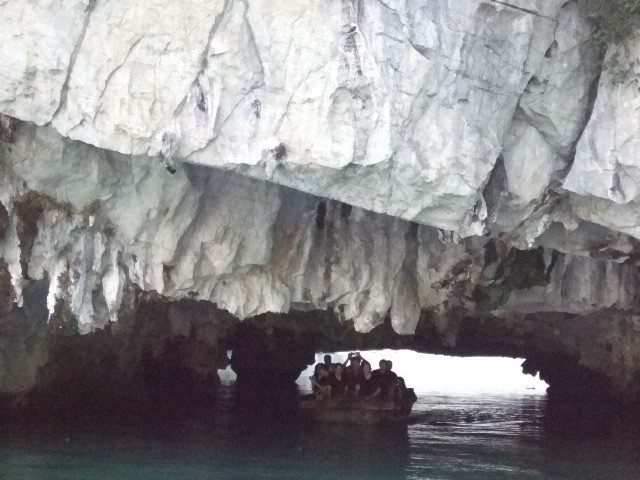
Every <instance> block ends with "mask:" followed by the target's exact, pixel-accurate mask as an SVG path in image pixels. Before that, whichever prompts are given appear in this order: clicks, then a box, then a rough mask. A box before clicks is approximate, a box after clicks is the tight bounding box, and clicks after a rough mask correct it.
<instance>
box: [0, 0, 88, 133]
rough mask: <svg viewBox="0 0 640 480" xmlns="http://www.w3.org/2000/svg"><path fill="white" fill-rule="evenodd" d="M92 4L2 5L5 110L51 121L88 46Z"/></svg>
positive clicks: (0, 90)
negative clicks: (77, 60) (76, 56)
mask: <svg viewBox="0 0 640 480" xmlns="http://www.w3.org/2000/svg"><path fill="white" fill-rule="evenodd" d="M89 4H90V0H35V1H31V0H11V1H9V2H2V4H0V26H1V28H0V85H1V86H0V110H1V111H2V113H4V114H6V115H10V116H12V117H18V118H23V119H25V120H29V121H32V122H35V123H37V124H39V125H42V124H44V123H47V122H49V121H50V120H51V119H52V117H53V115H54V113H55V112H56V110H57V109H58V106H59V104H60V101H61V97H62V96H63V95H64V92H63V90H64V84H65V81H66V78H67V75H68V73H69V68H70V66H71V63H72V61H73V57H74V54H75V52H76V49H77V47H78V44H79V43H81V42H82V37H83V31H84V24H85V19H86V16H87V10H88V9H89Z"/></svg>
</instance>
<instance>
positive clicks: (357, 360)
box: [349, 355, 362, 366]
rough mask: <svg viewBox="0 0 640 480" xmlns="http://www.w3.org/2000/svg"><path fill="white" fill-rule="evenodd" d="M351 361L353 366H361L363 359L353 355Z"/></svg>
mask: <svg viewBox="0 0 640 480" xmlns="http://www.w3.org/2000/svg"><path fill="white" fill-rule="evenodd" d="M349 360H350V361H351V365H355V366H360V361H361V360H362V357H360V355H353V356H352V357H351V358H350V359H349Z"/></svg>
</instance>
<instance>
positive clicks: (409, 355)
mask: <svg viewBox="0 0 640 480" xmlns="http://www.w3.org/2000/svg"><path fill="white" fill-rule="evenodd" d="M231 354H232V351H229V352H227V355H228V356H231ZM348 354H349V352H347V351H340V352H318V353H316V354H315V362H314V363H313V364H310V365H309V366H308V367H307V368H306V369H305V370H304V371H303V372H301V373H300V375H299V376H298V378H297V380H296V385H297V387H298V389H299V390H300V392H301V393H308V392H309V391H311V381H310V380H309V377H310V376H311V375H313V370H314V365H315V364H317V363H321V362H322V361H323V358H324V356H325V355H331V357H332V360H333V362H334V363H343V362H344V361H345V360H346V359H347V355H348ZM361 354H362V356H363V357H364V358H365V359H367V360H368V361H370V362H372V364H377V362H378V361H379V360H380V359H387V360H391V361H392V362H393V369H394V371H395V372H396V373H397V374H398V375H399V376H402V377H403V378H404V379H405V381H406V383H407V386H409V387H411V388H414V389H415V391H416V392H417V393H418V394H422V395H439V394H443V395H448V394H465V395H466V394H471V395H491V394H512V393H513V394H517V393H523V394H534V395H545V394H546V390H547V388H548V384H547V383H546V382H545V381H543V380H541V379H540V376H539V375H538V374H537V375H535V376H532V375H528V374H525V373H523V371H522V363H523V362H524V360H523V359H519V358H508V357H457V356H451V355H435V354H428V353H420V352H415V351H412V350H367V351H362V352H361ZM218 375H219V377H220V381H221V384H222V385H223V386H225V387H233V385H234V383H235V381H236V379H237V375H236V373H235V372H234V371H233V369H232V368H231V366H226V367H225V368H222V369H220V370H218Z"/></svg>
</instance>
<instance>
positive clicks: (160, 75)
mask: <svg viewBox="0 0 640 480" xmlns="http://www.w3.org/2000/svg"><path fill="white" fill-rule="evenodd" d="M63 3H65V7H64V8H62V9H58V10H56V14H55V15H52V14H50V11H52V10H54V9H55V8H56V7H55V6H53V5H50V4H48V3H47V4H43V3H38V4H36V5H35V6H34V5H33V4H32V2H26V1H18V2H11V5H5V6H3V7H2V8H0V21H1V22H2V23H3V24H4V25H7V26H8V28H7V29H5V33H4V36H5V37H6V38H0V43H1V44H3V45H6V47H4V48H5V49H6V51H7V54H6V55H4V59H5V62H7V64H8V65H6V66H5V67H4V68H3V69H2V70H3V72H6V73H5V75H8V78H7V79H6V80H3V81H2V82H0V101H2V105H5V107H4V108H3V109H2V111H3V113H5V114H8V115H11V116H15V117H19V118H20V119H22V120H28V121H33V122H35V123H36V124H39V125H42V124H50V125H52V126H53V127H55V128H56V129H57V130H58V131H59V132H60V133H62V134H63V135H64V136H68V137H69V138H73V139H77V140H81V141H83V142H85V143H89V144H92V145H95V146H97V147H101V148H106V149H109V150H113V151H116V152H120V153H125V154H146V155H150V156H159V157H161V158H163V159H165V160H169V161H170V159H171V158H174V157H175V158H179V159H186V160H187V161H189V162H194V163H199V164H203V165H208V166H219V167H224V168H231V169H238V168H239V169H241V170H242V171H243V172H244V173H247V174H250V175H253V176H257V177H260V178H263V179H267V180H270V181H272V182H276V183H280V184H283V185H287V186H291V187H294V188H296V189H298V190H301V191H305V192H308V193H312V194H315V195H319V196H323V197H328V198H333V199H336V200H340V201H343V202H345V203H348V204H350V205H354V206H359V207H362V208H365V209H368V210H372V211H376V212H379V213H386V214H390V215H393V216H397V217H401V218H404V219H408V220H415V221H418V222H420V223H426V224H429V225H433V226H435V227H439V228H443V229H446V230H450V231H457V232H460V233H462V234H465V235H467V234H473V233H481V232H482V230H483V226H482V220H483V219H484V216H486V207H485V205H484V200H483V197H482V189H483V187H484V185H485V184H486V182H487V180H488V178H489V174H490V173H491V171H492V169H493V168H494V166H495V164H496V160H497V159H498V157H499V156H500V155H501V154H502V155H503V157H504V159H505V163H504V164H505V166H506V168H507V170H508V177H509V181H510V183H509V187H508V188H509V192H513V194H514V196H515V197H516V199H515V201H516V203H520V204H525V205H526V204H528V203H529V202H530V201H531V200H533V199H535V198H537V197H538V196H540V194H541V193H542V191H543V190H544V187H545V186H546V185H547V184H548V183H549V181H550V179H551V178H552V177H553V174H554V173H555V172H556V171H557V170H561V169H562V168H563V166H565V165H566V163H567V159H566V155H567V154H568V152H569V151H570V150H571V148H572V145H573V144H574V143H575V141H576V140H577V136H578V134H579V132H580V129H581V125H582V123H583V121H584V118H585V115H586V113H587V109H588V101H587V96H588V91H589V87H590V85H591V83H592V82H593V80H594V79H595V78H596V76H597V74H598V63H597V58H596V55H595V53H594V49H593V48H592V46H591V44H590V42H588V38H589V35H590V32H591V28H590V26H589V25H588V24H587V22H586V20H585V19H584V17H583V16H582V14H581V12H580V11H579V9H578V7H577V6H576V5H575V4H574V3H571V2H569V3H566V2H564V1H563V0H553V1H548V0H545V1H541V0H522V1H518V2H511V3H510V2H497V1H493V0H482V1H481V0H473V1H468V2H464V3H460V2H455V1H454V2H452V1H449V0H439V1H437V2H435V3H432V4H430V5H429V7H427V6H425V5H423V4H422V3H423V2H419V1H399V0H394V1H392V2H378V1H364V2H354V1H352V0H342V1H340V2H332V3H331V4H327V5H318V4H315V3H313V2H307V1H305V2H302V3H300V2H298V3H295V4H294V3H291V2H285V1H283V2H277V3H273V2H264V1H260V2H245V1H241V0H238V1H223V0H218V1H210V0H206V1H205V0H191V1H190V2H189V3H187V4H185V3H184V2H183V1H178V0H165V1H164V2H162V4H161V5H160V4H156V3H154V2H148V1H144V2H136V3H135V6H131V5H129V3H130V2H128V1H127V0H119V1H108V2H106V1H92V2H80V1H78V2H63ZM565 3H566V4H565ZM22 12H28V13H29V15H28V16H27V15H24V14H22ZM18 16H21V21H20V22H14V21H12V19H13V18H14V17H18ZM29 18H38V21H37V23H36V24H35V25H33V26H32V27H31V28H29V29H27V30H28V32H29V33H28V34H26V35H14V29H15V31H16V32H22V31H23V30H25V27H24V25H23V23H21V22H27V21H29ZM63 19H67V21H66V23H67V24H68V25H69V26H70V28H65V29H56V27H57V26H58V25H59V24H60V23H61V22H62V21H63ZM49 30H56V34H57V35H59V36H60V37H63V38H56V37H54V38H53V39H50V40H49V41H50V42H51V43H53V44H54V45H55V48H54V49H46V48H45V45H42V44H41V43H42V40H41V38H43V37H44V32H47V31H49ZM62 32H64V33H62ZM45 38H50V37H45ZM5 40H6V41H5ZM45 49H46V50H47V55H46V57H44V58H42V56H41V55H40V52H41V51H42V50H45ZM9 51H12V52H19V56H20V58H22V62H23V63H24V65H20V64H16V63H15V62H13V61H12V59H13V58H15V56H16V55H17V54H16V53H14V54H12V55H9ZM97 52H100V53H98V54H97ZM9 64H10V65H9ZM52 72H55V75H54V74H53V73H52ZM31 91H38V92H41V95H32V94H31V93H30V92H31ZM43 97H44V98H43ZM523 155H524V156H525V157H526V158H523ZM511 165H513V167H512V166H511ZM518 165H530V166H531V172H535V175H536V176H537V178H535V179H533V178H531V175H534V173H526V172H518V173H516V171H517V170H519V168H518ZM536 165H541V168H538V167H537V166H536ZM511 171H513V173H511Z"/></svg>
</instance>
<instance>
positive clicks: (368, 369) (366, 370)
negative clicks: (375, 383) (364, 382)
mask: <svg viewBox="0 0 640 480" xmlns="http://www.w3.org/2000/svg"><path fill="white" fill-rule="evenodd" d="M362 372H363V373H364V374H365V375H369V374H371V364H370V363H369V362H366V361H365V362H362Z"/></svg>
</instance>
